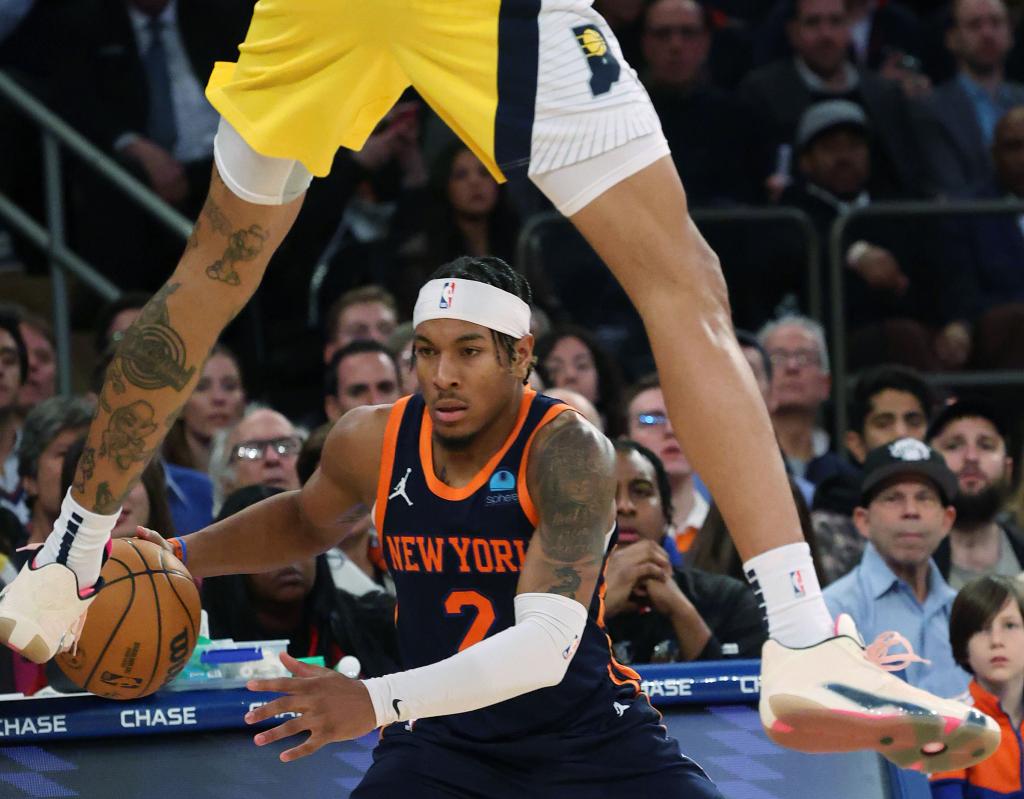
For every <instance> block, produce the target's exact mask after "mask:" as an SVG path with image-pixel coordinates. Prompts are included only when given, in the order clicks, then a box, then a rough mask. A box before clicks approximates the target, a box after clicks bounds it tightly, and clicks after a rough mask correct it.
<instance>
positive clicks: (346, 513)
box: [187, 406, 390, 577]
mask: <svg viewBox="0 0 1024 799" xmlns="http://www.w3.org/2000/svg"><path fill="white" fill-rule="evenodd" d="M389 409H390V408H389V407H385V406H377V407H373V408H370V407H366V408H356V409H354V410H352V411H349V412H348V413H347V414H345V416H343V417H342V418H341V419H339V420H338V423H337V424H336V425H335V426H334V428H333V429H332V430H331V433H330V435H329V436H328V437H327V442H326V443H325V444H324V450H323V455H322V457H321V464H320V467H319V468H318V469H317V470H316V472H314V473H313V476H312V477H310V479H309V481H308V482H307V483H306V485H305V486H303V488H302V489H301V490H299V491H287V492H285V493H283V494H277V495H275V496H273V497H270V498H269V499H266V500H263V501H262V502H258V503H256V504H255V505H252V506H250V507H248V508H246V509H245V510H243V511H241V512H240V513H236V514H234V515H233V516H229V517H228V518H227V519H224V520H223V521H220V522H217V523H216V524H213V525H211V526H209V527H207V528H206V529H204V530H200V531H199V532H197V533H193V534H192V535H190V536H188V537H187V546H188V563H187V565H188V567H189V571H191V572H192V574H193V575H194V576H196V577H211V576H214V575H218V574H252V573H255V572H262V571H269V570H270V569H275V568H280V567H282V566H287V565H288V564H289V563H294V562H296V561H298V560H303V559H305V558H311V557H313V556H315V555H319V554H320V553H321V552H325V551H327V550H328V549H330V548H331V547H333V546H335V545H336V544H337V543H338V542H339V541H341V540H342V539H343V538H345V536H346V535H348V533H349V532H350V530H351V529H352V527H353V526H354V525H355V524H357V523H358V522H360V521H361V520H362V519H363V518H365V516H366V514H367V513H368V512H369V508H370V506H371V505H372V504H373V499H374V495H375V493H376V488H377V471H378V469H379V464H380V451H381V443H382V442H383V439H384V427H385V425H386V424H387V416H388V410H389Z"/></svg>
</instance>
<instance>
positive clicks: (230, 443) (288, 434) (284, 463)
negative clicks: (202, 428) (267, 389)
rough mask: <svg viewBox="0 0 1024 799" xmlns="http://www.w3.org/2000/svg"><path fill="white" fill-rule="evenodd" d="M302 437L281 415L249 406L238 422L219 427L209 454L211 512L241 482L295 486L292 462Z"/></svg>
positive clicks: (294, 471) (296, 484) (297, 477)
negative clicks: (211, 491)
mask: <svg viewBox="0 0 1024 799" xmlns="http://www.w3.org/2000/svg"><path fill="white" fill-rule="evenodd" d="M304 438H305V436H304V434H303V431H300V430H299V429H298V428H296V427H295V426H294V425H293V424H292V423H291V422H290V421H288V419H287V418H286V417H285V416H284V415H282V414H280V413H278V412H277V411H275V410H271V409H270V408H263V407H252V406H250V408H249V409H248V410H247V411H246V413H245V415H244V416H243V417H242V420H241V421H240V422H238V424H236V425H234V426H233V427H228V428H224V429H223V430H221V431H219V432H218V433H217V434H216V435H215V436H214V442H213V450H212V453H211V455H210V478H211V479H212V480H213V504H214V508H215V511H214V512H215V513H218V512H219V511H220V507H221V505H222V504H223V502H224V498H225V497H226V496H228V494H230V493H232V492H233V491H237V490H238V489H239V488H243V487H245V486H251V485H264V486H274V487H277V488H283V489H285V490H286V491H290V490H293V489H296V488H298V487H299V474H298V470H297V469H296V464H297V462H298V457H299V450H300V449H301V448H302V441H303V439H304Z"/></svg>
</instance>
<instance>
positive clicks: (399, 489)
mask: <svg viewBox="0 0 1024 799" xmlns="http://www.w3.org/2000/svg"><path fill="white" fill-rule="evenodd" d="M411 471H412V468H411V467H410V468H408V469H406V470H405V475H404V476H403V477H402V479H401V480H399V481H398V482H397V483H396V484H395V488H394V490H393V491H392V492H391V494H390V495H389V496H388V499H394V498H395V497H401V498H402V499H404V500H405V501H406V502H408V503H409V507H410V508H411V507H412V500H411V499H409V495H408V494H406V493H405V481H406V480H408V479H409V473H410V472H411Z"/></svg>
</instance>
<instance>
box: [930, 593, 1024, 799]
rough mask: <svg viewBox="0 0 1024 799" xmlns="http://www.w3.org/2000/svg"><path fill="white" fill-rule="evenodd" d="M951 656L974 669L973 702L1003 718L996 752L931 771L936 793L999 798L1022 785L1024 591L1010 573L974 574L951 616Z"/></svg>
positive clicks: (940, 798) (938, 798) (951, 797)
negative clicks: (952, 767) (973, 761)
mask: <svg viewBox="0 0 1024 799" xmlns="http://www.w3.org/2000/svg"><path fill="white" fill-rule="evenodd" d="M949 639H950V643H951V644H952V646H953V657H954V658H955V659H956V661H957V663H959V664H960V665H961V666H962V667H963V668H965V669H966V670H967V671H969V672H971V674H973V675H974V679H972V680H971V684H970V695H971V700H972V701H973V704H974V706H975V707H976V708H978V710H980V711H981V712H982V713H987V714H988V715H990V716H991V717H992V718H994V719H996V720H997V721H998V722H999V728H1000V730H1001V731H1002V734H1003V738H1002V742H1001V743H1000V744H999V748H998V749H997V750H996V752H995V754H993V755H992V756H991V757H989V758H988V759H987V760H983V761H982V762H981V763H979V764H978V765H976V766H972V767H971V768H969V769H965V770H960V771H951V772H946V773H942V774H933V775H932V777H931V780H932V782H931V789H932V797H933V799H997V797H1011V796H1014V797H1016V796H1021V795H1022V791H1024V774H1022V771H1024V767H1022V756H1024V745H1022V743H1021V730H1022V724H1024V593H1022V590H1021V586H1020V584H1019V583H1018V582H1017V581H1016V580H1015V579H1014V578H1010V577H1005V576H1000V575H988V576H985V577H979V578H978V579H976V580H972V581H971V582H969V583H968V584H967V585H965V586H964V587H963V589H962V590H961V591H960V593H959V594H958V595H957V598H956V600H955V601H954V602H953V610H952V612H951V613H950V617H949Z"/></svg>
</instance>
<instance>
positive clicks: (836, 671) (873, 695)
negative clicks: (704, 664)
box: [760, 614, 1000, 773]
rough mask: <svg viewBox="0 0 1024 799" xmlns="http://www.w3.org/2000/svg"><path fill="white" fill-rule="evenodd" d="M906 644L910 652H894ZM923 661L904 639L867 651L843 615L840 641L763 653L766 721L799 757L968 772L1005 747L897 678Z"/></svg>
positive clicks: (959, 709) (986, 725)
mask: <svg viewBox="0 0 1024 799" xmlns="http://www.w3.org/2000/svg"><path fill="white" fill-rule="evenodd" d="M896 644H900V645H902V646H904V647H905V648H906V650H907V651H906V652H905V653H896V654H889V652H888V650H889V647H891V646H894V645H896ZM915 661H916V662H921V661H922V658H920V657H918V656H917V655H915V654H914V653H913V650H912V649H911V648H910V645H909V644H908V642H907V641H906V639H904V638H903V637H902V636H900V635H899V634H898V633H883V634H882V635H880V636H879V637H878V640H876V641H875V642H874V643H873V644H871V645H870V646H868V647H865V646H864V644H863V640H862V639H861V637H860V635H859V634H858V633H857V627H856V625H855V624H854V622H853V619H851V618H850V617H849V616H847V615H845V614H843V615H841V616H840V617H839V618H838V619H837V620H836V634H835V637H833V638H829V639H828V640H825V641H822V642H821V643H820V644H816V645H814V646H811V647H807V648H805V649H789V648H788V647H785V646H782V645H781V644H779V643H777V642H776V641H772V640H769V641H767V642H766V643H765V645H764V648H763V650H762V653H761V702H760V711H761V723H762V724H763V725H764V729H765V732H766V733H767V734H768V737H769V738H771V740H772V741H774V742H775V743H777V744H779V745H780V746H785V747H788V748H790V749H796V750H798V751H800V752H849V751H854V750H858V749H874V750H876V751H878V752H879V753H881V754H882V755H883V756H884V757H886V758H888V759H889V760H891V761H892V762H893V763H895V764H896V765H897V766H900V767H901V768H906V769H913V770H915V771H922V772H926V773H934V772H939V771H954V770H956V769H962V768H967V767H968V766H972V765H974V764H975V763H979V762H980V761H982V760H984V759H985V758H987V757H988V756H989V755H991V754H992V753H993V752H995V751H996V749H997V748H998V747H999V740H1000V732H999V725H998V724H996V722H995V721H994V720H993V719H991V718H989V717H988V716H986V715H985V714H984V713H982V712H980V711H979V710H977V709H976V708H973V707H971V706H970V705H966V704H963V703H962V702H957V701H955V700H952V699H940V698H939V697H937V696H933V695H932V694H930V693H928V692H927V691H922V690H921V689H920V688H915V687H913V686H912V685H909V684H908V683H906V682H904V681H903V680H901V679H900V678H899V677H896V676H895V675H894V674H892V673H891V672H893V671H898V670H900V669H902V668H904V667H905V666H906V665H907V664H908V663H911V662H915Z"/></svg>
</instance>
